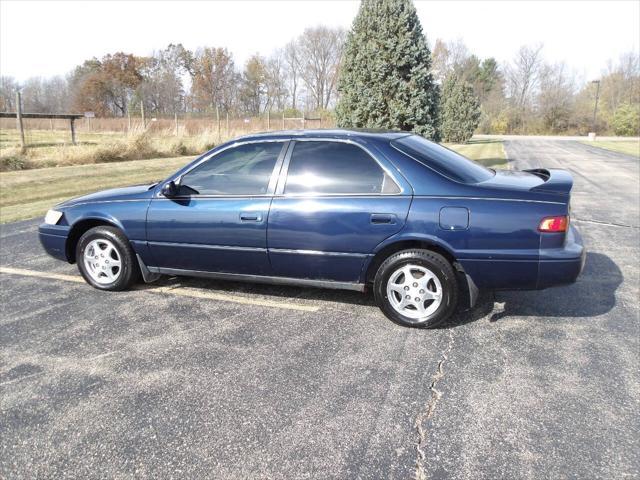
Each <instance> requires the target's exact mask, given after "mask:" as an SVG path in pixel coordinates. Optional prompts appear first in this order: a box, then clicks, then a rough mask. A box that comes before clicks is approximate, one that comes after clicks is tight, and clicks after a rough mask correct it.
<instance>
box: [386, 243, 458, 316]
mask: <svg viewBox="0 0 640 480" xmlns="http://www.w3.org/2000/svg"><path fill="white" fill-rule="evenodd" d="M374 294H375V298H376V303H377V304H378V306H379V307H380V309H381V310H382V311H383V312H384V314H385V315H386V316H387V317H388V318H389V319H391V320H393V321H394V322H396V323H398V324H400V325H403V326H408V327H422V328H431V327H435V326H436V325H439V324H440V323H442V322H444V321H445V320H446V319H447V318H449V317H450V316H451V314H452V313H453V312H454V310H455V308H456V305H457V303H458V284H457V281H456V276H455V272H454V270H453V267H452V266H451V264H450V263H449V262H448V261H447V260H446V259H445V258H444V257H443V256H442V255H440V254H438V253H435V252H432V251H430V250H403V251H401V252H397V253H395V254H393V255H391V256H390V257H389V258H387V259H386V260H385V261H384V262H383V263H382V265H380V268H378V272H377V273H376V277H375V281H374Z"/></svg>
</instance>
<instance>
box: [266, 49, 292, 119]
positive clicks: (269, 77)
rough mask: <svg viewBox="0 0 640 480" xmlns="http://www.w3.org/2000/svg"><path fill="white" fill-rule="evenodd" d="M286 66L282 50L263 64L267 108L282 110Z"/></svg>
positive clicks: (284, 95) (284, 97)
mask: <svg viewBox="0 0 640 480" xmlns="http://www.w3.org/2000/svg"><path fill="white" fill-rule="evenodd" d="M285 69H286V65H285V60H284V54H283V52H282V50H276V51H275V52H274V53H273V55H271V57H269V58H268V59H267V61H266V63H265V86H266V96H267V104H268V107H267V108H270V107H274V106H275V107H276V108H277V109H278V110H284V103H285V99H286V97H287V86H286V83H287V82H286V72H285Z"/></svg>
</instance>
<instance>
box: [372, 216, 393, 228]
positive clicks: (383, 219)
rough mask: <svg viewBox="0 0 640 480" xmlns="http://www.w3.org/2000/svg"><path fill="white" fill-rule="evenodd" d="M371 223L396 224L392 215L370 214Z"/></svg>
mask: <svg viewBox="0 0 640 480" xmlns="http://www.w3.org/2000/svg"><path fill="white" fill-rule="evenodd" d="M371 223H373V224H374V225H380V224H394V223H396V216H395V215H394V214H393V213H372V214H371Z"/></svg>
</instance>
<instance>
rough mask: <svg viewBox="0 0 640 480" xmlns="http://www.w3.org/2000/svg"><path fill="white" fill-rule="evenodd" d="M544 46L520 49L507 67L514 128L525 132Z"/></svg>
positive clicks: (508, 91)
mask: <svg viewBox="0 0 640 480" xmlns="http://www.w3.org/2000/svg"><path fill="white" fill-rule="evenodd" d="M541 51H542V45H536V46H533V47H531V46H523V47H520V50H518V53H517V54H516V57H515V59H514V60H513V61H512V62H511V63H510V64H508V65H507V66H506V68H505V76H506V80H507V96H508V98H509V102H510V104H511V106H512V107H513V110H512V113H513V118H512V122H511V123H512V124H513V125H512V126H513V127H516V128H520V129H521V130H525V128H526V119H527V110H530V109H531V107H532V105H533V100H534V97H535V94H536V88H537V86H538V82H539V79H540V76H539V74H540V65H541V62H542V57H541Z"/></svg>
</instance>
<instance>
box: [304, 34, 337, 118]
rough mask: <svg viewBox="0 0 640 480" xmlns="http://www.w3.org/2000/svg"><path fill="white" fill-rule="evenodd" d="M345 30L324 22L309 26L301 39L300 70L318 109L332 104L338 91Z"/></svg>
mask: <svg viewBox="0 0 640 480" xmlns="http://www.w3.org/2000/svg"><path fill="white" fill-rule="evenodd" d="M344 40H345V31H344V30H343V29H340V28H336V29H332V28H327V27H324V26H319V27H315V28H307V29H306V30H305V31H304V33H303V34H302V35H301V36H300V38H299V39H298V44H299V47H300V52H299V53H300V59H301V60H302V61H301V69H300V74H301V76H302V79H303V80H304V82H305V84H306V86H307V88H308V89H309V91H310V93H311V95H312V97H313V103H314V107H315V108H316V109H322V108H328V107H329V105H330V104H331V99H332V97H333V94H334V93H335V91H336V82H337V79H338V68H339V66H340V60H341V57H342V48H343V45H344Z"/></svg>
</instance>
